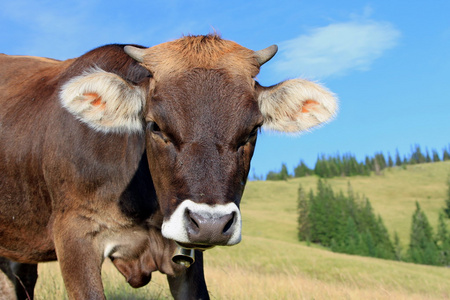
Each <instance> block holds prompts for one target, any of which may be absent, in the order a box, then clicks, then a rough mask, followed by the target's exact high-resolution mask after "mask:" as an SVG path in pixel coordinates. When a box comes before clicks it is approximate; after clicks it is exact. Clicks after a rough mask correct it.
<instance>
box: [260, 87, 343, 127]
mask: <svg viewBox="0 0 450 300" xmlns="http://www.w3.org/2000/svg"><path fill="white" fill-rule="evenodd" d="M260 88H261V91H260V93H259V95H258V104H259V108H260V111H261V113H262V115H263V116H264V125H263V126H264V127H265V128H267V129H272V130H276V131H282V132H292V133H297V132H301V131H305V130H309V129H311V128H312V127H315V126H317V125H320V124H322V123H325V122H327V121H330V120H331V119H332V118H333V117H334V116H335V115H336V112H337V99H336V97H335V96H334V94H333V93H331V92H330V91H328V90H327V89H326V88H324V87H321V86H320V85H318V84H316V83H313V82H311V81H307V80H302V79H292V80H287V81H284V82H282V83H280V84H277V85H275V86H272V87H260Z"/></svg>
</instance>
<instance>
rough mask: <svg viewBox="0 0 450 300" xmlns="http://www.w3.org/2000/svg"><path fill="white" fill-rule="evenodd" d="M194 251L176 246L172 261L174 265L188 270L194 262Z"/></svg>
mask: <svg viewBox="0 0 450 300" xmlns="http://www.w3.org/2000/svg"><path fill="white" fill-rule="evenodd" d="M194 253H195V252H194V249H189V248H184V247H181V246H180V245H177V249H176V250H175V253H174V255H173V256H172V261H173V262H174V263H176V264H179V265H182V266H185V267H186V268H189V267H190V266H191V265H192V264H193V263H194V262H195V254H194Z"/></svg>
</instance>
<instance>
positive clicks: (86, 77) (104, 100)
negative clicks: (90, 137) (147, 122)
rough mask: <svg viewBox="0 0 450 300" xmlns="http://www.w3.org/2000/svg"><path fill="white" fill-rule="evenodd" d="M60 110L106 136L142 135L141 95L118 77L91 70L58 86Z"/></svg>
mask: <svg viewBox="0 0 450 300" xmlns="http://www.w3.org/2000/svg"><path fill="white" fill-rule="evenodd" d="M60 99H61V103H62V106H63V107H64V108H66V109H67V110H68V111H69V112H70V113H71V114H73V115H74V116H75V117H76V118H77V119H79V120H80V121H82V122H83V123H85V124H87V125H88V126H89V127H91V128H93V129H94V130H97V131H101V132H105V133H109V132H116V133H121V132H128V133H132V132H141V131H143V121H142V120H143V118H142V110H143V107H144V101H145V92H144V91H143V89H142V88H140V87H137V86H133V85H131V84H129V83H128V82H126V81H125V80H123V79H122V78H121V77H120V76H118V75H116V74H113V73H109V72H106V71H103V70H101V69H92V70H90V71H89V72H86V73H84V74H82V75H80V76H77V77H74V78H72V79H71V80H69V81H68V82H67V83H65V84H64V85H63V86H62V89H61V92H60Z"/></svg>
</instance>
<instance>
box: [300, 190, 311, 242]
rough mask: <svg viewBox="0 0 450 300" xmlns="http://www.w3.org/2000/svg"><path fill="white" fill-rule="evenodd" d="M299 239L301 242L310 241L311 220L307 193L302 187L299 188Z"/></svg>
mask: <svg viewBox="0 0 450 300" xmlns="http://www.w3.org/2000/svg"><path fill="white" fill-rule="evenodd" d="M297 208H298V239H299V240H300V241H309V240H310V220H309V207H308V200H307V199H306V195H305V191H304V190H303V187H302V185H299V187H298V198H297Z"/></svg>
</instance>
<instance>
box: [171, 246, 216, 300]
mask: <svg viewBox="0 0 450 300" xmlns="http://www.w3.org/2000/svg"><path fill="white" fill-rule="evenodd" d="M167 280H168V281H169V286H170V292H171V293H172V296H173V297H174V298H175V299H176V300H194V299H196V300H197V299H202V300H204V299H209V294H208V289H207V288H206V282H205V274H204V272H203V253H202V252H201V251H198V250H196V251H195V263H193V264H192V265H191V266H190V267H189V268H188V269H186V271H185V272H182V273H181V274H179V275H177V276H170V275H169V276H167Z"/></svg>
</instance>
